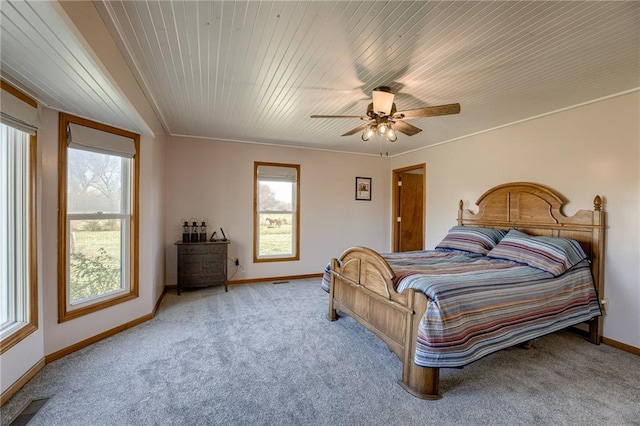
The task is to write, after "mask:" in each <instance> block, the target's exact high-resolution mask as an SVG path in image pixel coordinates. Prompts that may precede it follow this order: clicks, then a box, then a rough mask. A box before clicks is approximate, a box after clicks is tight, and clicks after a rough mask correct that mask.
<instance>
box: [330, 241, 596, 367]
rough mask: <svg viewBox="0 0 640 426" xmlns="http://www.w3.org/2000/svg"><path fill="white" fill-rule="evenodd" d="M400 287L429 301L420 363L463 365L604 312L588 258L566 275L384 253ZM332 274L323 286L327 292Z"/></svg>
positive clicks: (479, 260) (476, 260)
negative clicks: (412, 291)
mask: <svg viewBox="0 0 640 426" xmlns="http://www.w3.org/2000/svg"><path fill="white" fill-rule="evenodd" d="M383 257H384V258H385V259H386V260H387V262H388V263H389V265H390V266H391V267H392V268H393V270H394V272H395V273H396V278H395V281H394V285H395V286H396V290H397V291H398V292H402V291H403V290H405V289H407V288H413V289H416V290H419V291H421V292H423V293H424V294H425V295H426V296H427V297H428V298H429V303H428V305H427V311H426V313H425V315H424V317H423V318H422V320H421V322H420V326H419V329H418V345H417V350H416V354H415V363H416V364H417V365H420V366H423V367H462V366H464V365H467V364H469V363H471V362H473V361H476V360H478V359H480V358H482V357H484V356H486V355H488V354H490V353H493V352H496V351H498V350H501V349H504V348H507V347H510V346H513V345H516V344H518V343H522V342H525V341H527V340H531V339H534V338H537V337H540V336H543V335H545V334H548V333H551V332H553V331H557V330H560V329H563V328H566V327H569V326H571V325H575V324H578V323H580V322H583V321H587V320H589V319H591V318H594V317H596V316H598V315H601V312H600V307H599V305H598V302H597V296H596V293H595V289H594V284H593V279H592V277H591V269H590V267H589V263H588V261H586V260H584V261H582V262H580V263H579V264H577V265H576V266H574V267H573V268H571V269H570V270H568V271H567V272H565V273H564V274H562V275H561V276H559V277H557V278H556V277H553V275H552V274H550V273H548V272H544V271H542V270H539V269H536V268H532V267H530V266H526V265H523V264H519V263H516V262H512V261H506V260H497V259H491V258H488V257H485V256H482V255H467V254H463V253H461V252H439V251H423V252H409V253H391V254H384V255H383ZM328 279H329V275H328V273H325V277H324V278H323V284H322V285H323V288H325V290H328Z"/></svg>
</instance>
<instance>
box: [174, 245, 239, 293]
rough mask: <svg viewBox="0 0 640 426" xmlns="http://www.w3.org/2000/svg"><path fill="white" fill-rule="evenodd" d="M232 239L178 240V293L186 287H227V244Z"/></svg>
mask: <svg viewBox="0 0 640 426" xmlns="http://www.w3.org/2000/svg"><path fill="white" fill-rule="evenodd" d="M229 243H230V241H215V242H211V241H203V242H199V243H183V242H182V241H178V242H177V243H176V245H177V246H178V286H177V287H178V294H180V290H181V289H182V288H185V287H210V286H215V285H223V286H224V291H229V289H228V287H227V246H228V245H229Z"/></svg>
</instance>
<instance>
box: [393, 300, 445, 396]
mask: <svg viewBox="0 0 640 426" xmlns="http://www.w3.org/2000/svg"><path fill="white" fill-rule="evenodd" d="M405 291H407V290H405ZM427 303H428V300H427V298H426V297H425V296H424V295H423V294H418V293H417V292H416V291H415V290H410V296H409V308H410V309H411V310H412V312H411V313H408V314H407V322H406V330H405V332H406V338H405V347H404V359H403V360H402V380H400V381H399V383H400V386H402V388H403V389H404V390H406V391H407V392H409V393H410V394H411V395H413V396H416V397H418V398H422V399H429V400H436V399H440V398H442V396H440V394H439V393H438V388H439V382H440V369H439V368H432V367H421V366H419V365H416V363H415V362H414V359H413V357H414V355H415V353H416V346H417V344H418V339H417V338H416V336H418V326H419V324H420V320H421V319H422V315H423V314H424V313H425V312H426V310H427Z"/></svg>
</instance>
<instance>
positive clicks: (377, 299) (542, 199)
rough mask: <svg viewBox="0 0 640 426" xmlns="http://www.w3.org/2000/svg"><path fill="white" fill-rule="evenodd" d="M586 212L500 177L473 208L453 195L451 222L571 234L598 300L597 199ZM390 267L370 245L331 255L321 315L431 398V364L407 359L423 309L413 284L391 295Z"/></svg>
mask: <svg viewBox="0 0 640 426" xmlns="http://www.w3.org/2000/svg"><path fill="white" fill-rule="evenodd" d="M593 203H594V206H593V210H579V211H578V212H576V213H575V214H574V215H573V216H571V217H568V216H565V215H564V214H563V213H562V206H563V204H564V200H563V198H562V197H561V196H560V195H558V194H557V193H555V192H554V191H552V190H550V189H548V188H546V187H544V186H541V185H538V184H535V183H527V182H515V183H507V184H504V185H499V186H496V187H494V188H492V189H490V190H488V191H487V192H485V193H484V194H483V195H482V196H481V197H480V198H479V199H478V201H476V204H477V205H478V208H479V210H478V212H477V213H475V214H474V213H473V212H471V211H470V210H465V209H463V202H462V201H460V204H459V209H458V225H462V226H475V227H479V226H480V227H486V228H498V229H504V230H508V229H511V228H516V229H518V230H520V231H522V232H525V233H527V234H530V235H535V236H540V235H543V236H552V237H561V238H570V239H574V240H577V241H578V242H579V243H580V245H581V246H582V248H583V249H584V251H585V253H586V254H587V256H588V257H589V259H590V261H591V270H592V274H593V279H594V282H595V286H596V292H597V297H598V300H599V301H602V300H603V298H604V282H603V272H604V271H603V262H604V252H603V250H604V220H605V214H604V212H603V211H602V199H601V198H600V196H596V197H595V199H594V202H593ZM393 279H394V271H393V270H392V269H391V267H390V266H389V264H388V263H387V262H386V261H385V259H383V258H382V257H381V256H380V255H379V254H378V253H377V252H375V251H374V250H371V249H368V248H364V247H354V248H350V249H348V250H346V251H345V252H344V253H342V255H341V256H340V257H339V258H337V259H332V261H331V281H330V282H331V284H330V288H329V294H330V299H329V313H328V318H329V320H331V321H335V320H336V319H337V318H338V316H337V312H336V311H340V312H343V313H345V314H347V315H349V316H351V317H353V318H354V319H355V320H356V321H358V322H359V323H360V324H362V325H364V326H365V327H366V328H368V329H369V330H370V331H372V332H373V333H374V334H376V335H377V336H378V337H379V338H380V339H382V340H383V341H384V342H385V343H386V344H387V345H388V346H389V348H390V349H391V350H392V351H393V352H394V353H395V354H396V355H397V356H398V358H399V359H400V360H401V361H402V364H403V369H402V379H401V380H400V381H399V383H400V385H401V386H402V387H403V388H404V389H405V390H407V391H408V392H409V393H411V394H412V395H414V396H416V397H419V398H423V399H439V398H440V395H439V393H438V392H439V390H438V386H439V368H432V367H421V366H418V365H416V364H415V363H414V362H413V356H414V353H415V351H416V342H417V330H418V325H419V323H420V319H421V318H422V316H423V315H424V313H425V310H426V308H427V304H428V299H427V297H426V296H425V295H424V294H423V293H421V292H419V291H416V290H413V289H408V290H405V291H403V292H402V293H397V292H396V291H395V290H394V286H393ZM588 328H589V340H590V341H591V342H593V343H595V344H599V343H600V341H601V338H602V316H599V317H596V318H594V319H593V320H591V321H589V323H588Z"/></svg>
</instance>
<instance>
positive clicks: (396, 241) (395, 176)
mask: <svg viewBox="0 0 640 426" xmlns="http://www.w3.org/2000/svg"><path fill="white" fill-rule="evenodd" d="M411 170H421V171H422V205H423V206H424V208H423V210H422V230H423V232H422V249H423V250H424V247H425V233H426V229H427V228H426V215H427V214H426V211H427V197H426V194H427V164H426V163H422V164H415V165H413V166H407V167H402V168H400V169H394V170H393V171H392V172H391V173H392V179H391V185H392V189H391V192H392V194H393V196H392V201H391V203H392V206H391V229H392V230H393V231H392V234H393V235H392V240H393V241H392V243H393V246H392V248H391V250H392V251H393V252H397V251H398V250H399V249H400V247H399V245H400V238H399V237H400V236H399V232H398V231H399V226H398V214H399V206H398V204H399V201H400V196H399V191H398V182H399V181H400V174H401V173H406V172H408V171H411Z"/></svg>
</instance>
